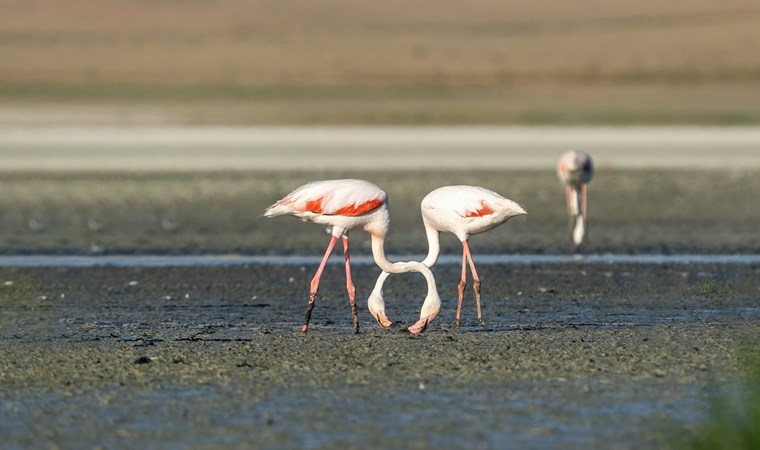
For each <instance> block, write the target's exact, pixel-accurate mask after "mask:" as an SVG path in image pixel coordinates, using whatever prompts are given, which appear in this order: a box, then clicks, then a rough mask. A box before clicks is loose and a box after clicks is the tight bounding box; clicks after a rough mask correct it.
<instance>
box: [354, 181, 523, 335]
mask: <svg viewBox="0 0 760 450" xmlns="http://www.w3.org/2000/svg"><path fill="white" fill-rule="evenodd" d="M421 210H422V221H423V223H424V225H425V232H426V234H427V238H428V254H427V256H426V257H425V259H424V260H423V261H422V264H424V265H425V266H427V267H432V266H433V265H434V264H435V262H436V261H437V260H438V255H439V253H440V240H439V234H440V233H441V232H448V233H453V234H454V235H456V236H457V238H458V239H459V240H460V241H461V242H462V277H461V280H460V283H459V302H458V305H457V316H456V324H457V326H458V325H459V323H460V316H461V311H462V301H463V297H464V290H465V287H466V285H467V278H466V276H467V272H466V270H467V263H468V262H469V266H470V271H471V272H472V277H473V280H474V285H473V287H474V289H475V302H476V305H477V313H478V321H479V322H480V323H481V324H483V318H482V314H481V310H480V278H479V277H478V273H477V271H476V269H475V263H474V262H473V260H472V255H471V253H470V249H469V245H468V243H467V242H468V239H469V238H470V236H472V235H474V234H478V233H482V232H485V231H488V230H491V229H493V228H495V227H497V226H499V225H501V224H503V223H505V222H507V221H508V220H509V219H510V218H512V217H515V216H518V215H522V214H527V213H526V212H525V209H523V208H522V207H521V206H520V205H519V204H517V203H515V202H514V201H512V200H509V199H507V198H504V197H503V196H501V195H499V194H497V193H496V192H493V191H491V190H488V189H485V188H482V187H479V186H466V185H459V186H444V187H441V188H438V189H435V190H433V191H432V192H430V193H429V194H428V195H427V196H425V198H424V199H422V203H421ZM388 276H389V274H388V273H385V272H384V273H382V274H380V277H378V279H377V282H376V283H375V288H374V289H373V291H372V293H371V294H370V299H369V302H371V303H373V304H384V299H383V284H384V283H385V280H386V279H387V278H388Z"/></svg>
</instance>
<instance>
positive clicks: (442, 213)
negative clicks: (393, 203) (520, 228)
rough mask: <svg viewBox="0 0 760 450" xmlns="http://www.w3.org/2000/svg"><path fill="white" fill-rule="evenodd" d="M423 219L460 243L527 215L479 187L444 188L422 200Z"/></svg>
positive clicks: (502, 198) (514, 204)
mask: <svg viewBox="0 0 760 450" xmlns="http://www.w3.org/2000/svg"><path fill="white" fill-rule="evenodd" d="M420 206H421V209H422V219H423V221H424V222H425V223H426V225H428V226H430V227H432V228H434V229H436V230H437V231H439V232H448V233H453V234H454V235H456V237H457V238H459V240H460V241H465V240H467V239H468V238H469V237H470V236H472V235H474V234H479V233H483V232H485V231H488V230H491V229H493V228H496V227H498V226H499V225H501V224H503V223H505V222H506V221H507V220H509V219H510V218H511V217H514V216H515V215H518V214H525V210H523V209H522V207H520V205H518V204H517V203H515V202H513V201H512V200H509V199H506V198H504V197H502V196H501V195H499V194H497V193H496V192H493V191H490V190H488V189H485V188H482V187H479V186H463V185H462V186H444V187H441V188H438V189H436V190H434V191H432V192H430V193H429V194H428V195H426V196H425V198H424V199H422V203H421V205H420Z"/></svg>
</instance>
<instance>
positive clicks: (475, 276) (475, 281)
mask: <svg viewBox="0 0 760 450" xmlns="http://www.w3.org/2000/svg"><path fill="white" fill-rule="evenodd" d="M462 246H463V247H464V252H465V253H466V254H467V259H468V260H469V261H470V271H472V280H473V281H472V287H473V289H475V305H476V306H477V309H478V324H479V325H480V326H481V327H483V326H485V325H486V323H485V322H484V321H483V316H482V315H481V313H480V277H478V271H477V270H475V262H474V261H473V260H472V253H470V247H469V246H468V245H467V241H462Z"/></svg>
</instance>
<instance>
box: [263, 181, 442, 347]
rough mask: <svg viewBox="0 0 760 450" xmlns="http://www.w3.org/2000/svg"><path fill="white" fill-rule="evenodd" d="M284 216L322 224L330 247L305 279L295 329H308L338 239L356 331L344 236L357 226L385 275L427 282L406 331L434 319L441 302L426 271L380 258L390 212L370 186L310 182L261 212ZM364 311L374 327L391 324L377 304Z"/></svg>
mask: <svg viewBox="0 0 760 450" xmlns="http://www.w3.org/2000/svg"><path fill="white" fill-rule="evenodd" d="M285 214H290V215H294V216H296V217H300V218H301V219H304V220H308V221H311V222H315V223H319V224H323V225H327V226H328V232H329V233H330V234H331V238H330V243H329V245H328V246H327V250H326V251H325V254H324V257H323V258H322V262H321V263H320V265H319V268H318V269H317V272H316V274H315V275H314V278H312V280H311V285H310V291H309V303H308V306H307V309H306V319H305V320H304V324H303V326H302V327H301V331H303V332H304V333H306V332H307V331H308V329H309V320H310V319H311V312H312V310H313V309H314V303H315V301H316V298H317V291H318V290H319V280H320V278H321V277H322V272H323V270H324V268H325V264H326V263H327V260H328V259H329V257H330V254H331V253H332V250H333V247H335V243H336V242H337V240H338V238H342V239H343V252H344V254H345V261H346V290H347V291H348V299H349V303H350V305H351V314H352V315H353V320H354V332H355V333H358V332H359V317H358V314H357V312H356V288H355V287H354V283H353V281H352V279H351V259H350V257H349V252H348V232H349V230H352V229H354V228H362V229H363V230H364V231H366V232H368V233H369V234H370V235H371V239H372V255H373V257H374V259H375V263H377V265H378V266H380V268H381V269H383V270H384V271H386V272H390V273H405V272H419V273H421V274H422V275H423V276H424V277H425V279H426V280H427V285H428V292H427V296H426V297H425V301H424V303H423V305H422V310H421V312H420V319H419V321H418V322H417V323H415V324H414V325H412V326H411V327H409V331H411V332H413V333H419V332H422V331H424V330H425V329H426V328H427V326H428V324H429V323H430V322H431V321H432V320H433V319H434V318H435V317H436V316H437V315H438V311H439V310H440V307H441V299H440V297H439V296H438V291H437V288H436V285H435V278H434V277H433V273H432V272H431V271H430V269H429V268H428V267H427V266H425V265H423V264H421V263H419V262H414V261H410V262H398V263H391V262H390V261H388V259H387V258H386V257H385V250H384V242H385V236H386V234H387V233H388V228H389V227H390V212H389V210H388V196H387V194H386V193H385V191H383V190H382V189H380V188H379V187H377V186H376V185H374V184H372V183H370V182H368V181H364V180H351V179H347V180H327V181H313V182H311V183H308V184H305V185H303V186H301V187H299V188H297V189H296V190H294V191H293V192H291V193H290V194H288V195H286V196H285V197H284V198H283V199H282V200H279V201H277V202H275V203H274V204H273V205H272V206H270V207H269V208H267V210H266V211H265V212H264V216H266V217H275V216H281V215H285ZM368 307H369V310H370V313H371V314H372V316H373V317H374V318H375V320H377V322H378V323H379V324H380V326H382V327H384V328H387V327H389V326H391V324H392V323H391V321H390V320H388V318H387V317H386V315H385V305H384V304H383V303H382V302H381V303H379V304H378V303H369V304H368Z"/></svg>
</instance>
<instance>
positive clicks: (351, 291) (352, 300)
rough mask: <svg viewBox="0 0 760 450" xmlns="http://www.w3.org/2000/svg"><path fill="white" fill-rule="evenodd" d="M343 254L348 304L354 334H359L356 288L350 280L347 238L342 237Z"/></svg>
mask: <svg viewBox="0 0 760 450" xmlns="http://www.w3.org/2000/svg"><path fill="white" fill-rule="evenodd" d="M343 254H344V255H345V256H346V291H347V292H348V304H349V305H351V315H352V316H353V318H354V333H355V334H359V314H357V312H356V287H354V282H353V280H352V279H351V257H350V256H348V236H343Z"/></svg>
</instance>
